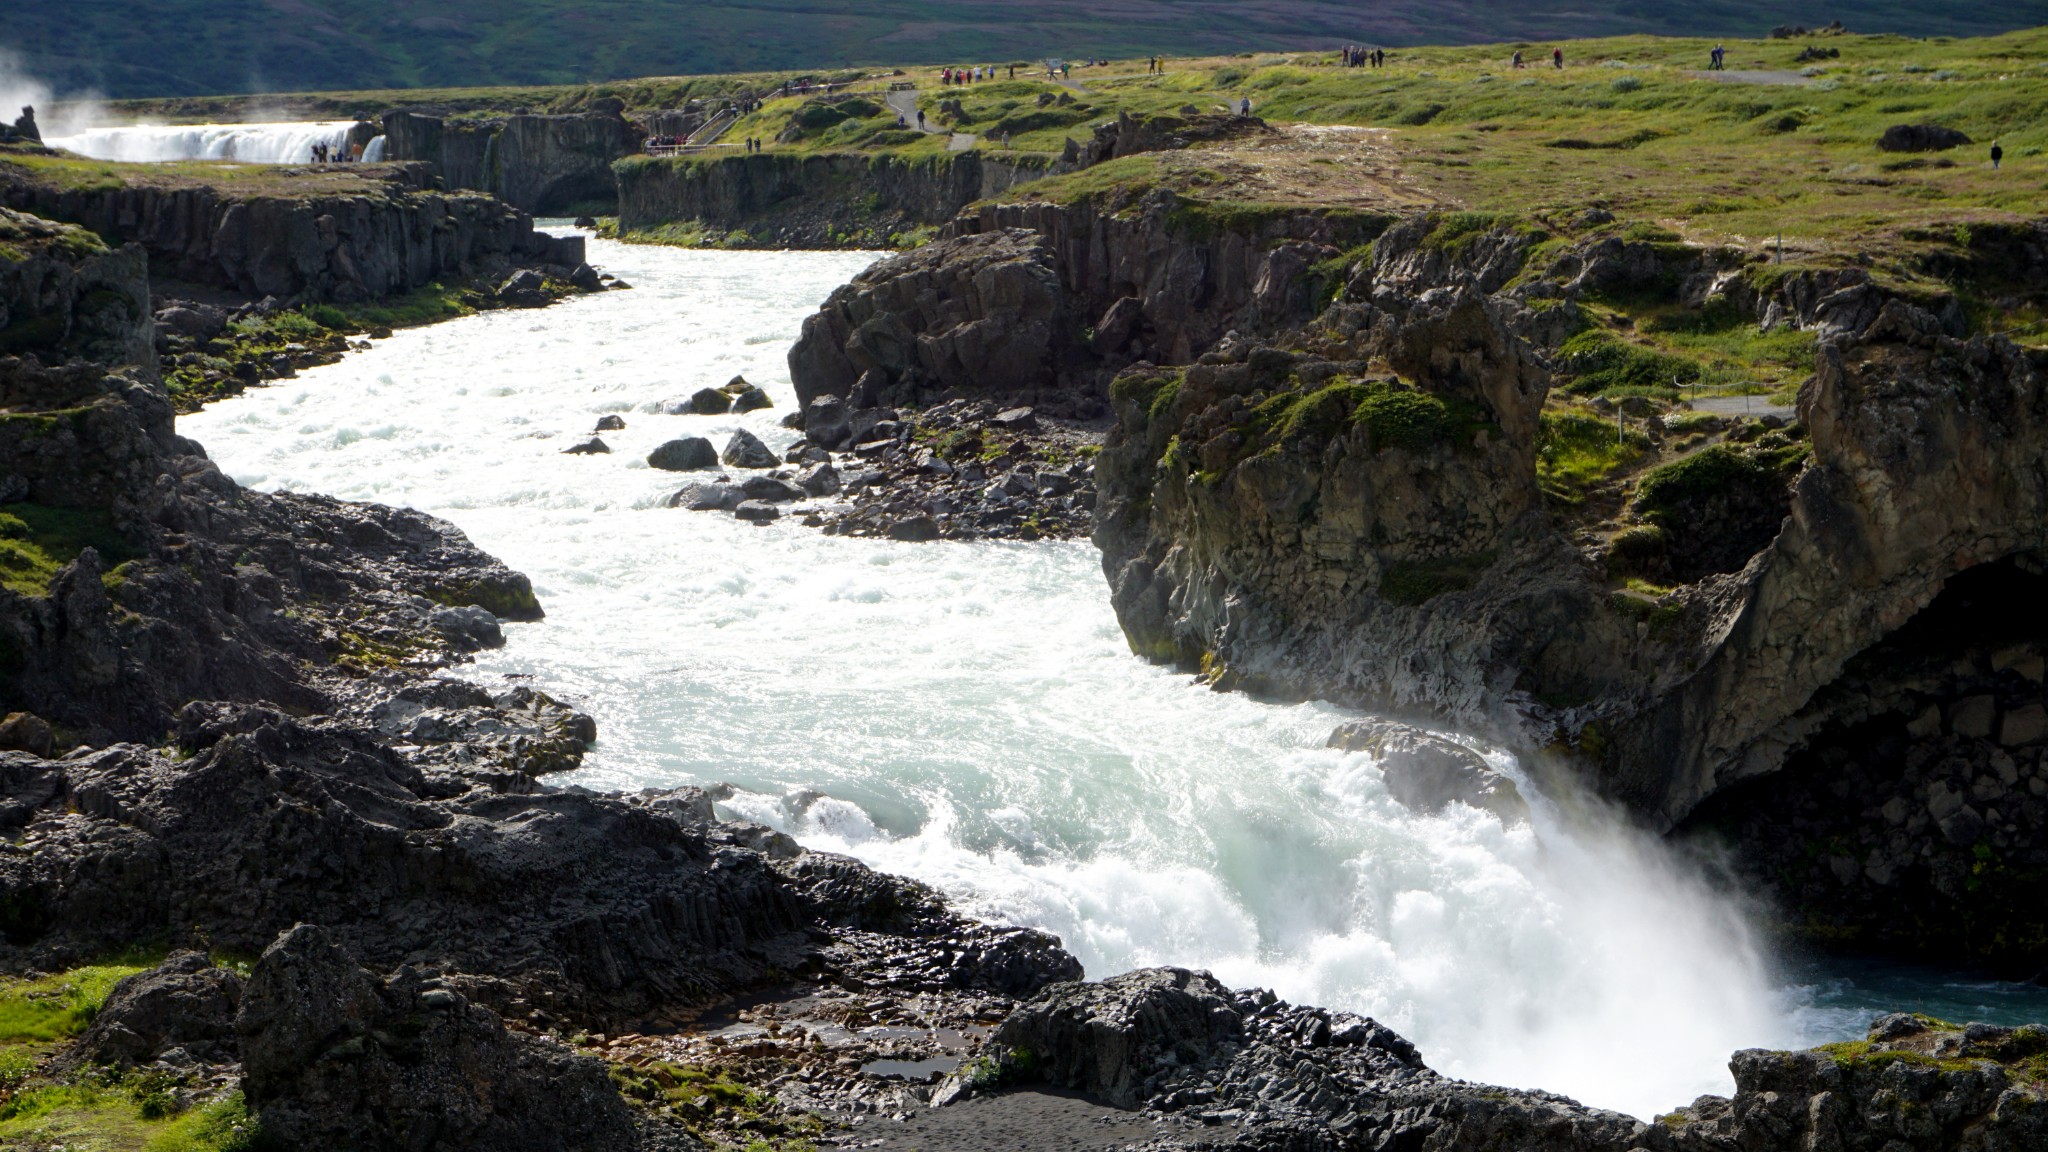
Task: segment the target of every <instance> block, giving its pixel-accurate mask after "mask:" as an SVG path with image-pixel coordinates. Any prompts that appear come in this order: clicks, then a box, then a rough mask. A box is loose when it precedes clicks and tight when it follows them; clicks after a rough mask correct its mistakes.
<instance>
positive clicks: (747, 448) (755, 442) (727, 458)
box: [718, 428, 782, 468]
mask: <svg viewBox="0 0 2048 1152" xmlns="http://www.w3.org/2000/svg"><path fill="white" fill-rule="evenodd" d="M718 458H719V459H720V460H723V461H724V462H725V463H727V464H729V465H731V466H732V467H734V468H773V467H775V466H776V465H777V464H780V463H782V461H781V460H779V459H777V458H776V456H775V453H773V452H770V451H769V450H768V446H767V445H766V444H763V443H761V438H760V437H758V436H756V435H754V434H753V433H752V432H749V431H747V430H746V429H744V428H742V429H740V430H739V431H737V432H735V433H733V434H732V439H730V440H728V441H726V442H725V451H724V452H721V453H719V456H718Z"/></svg>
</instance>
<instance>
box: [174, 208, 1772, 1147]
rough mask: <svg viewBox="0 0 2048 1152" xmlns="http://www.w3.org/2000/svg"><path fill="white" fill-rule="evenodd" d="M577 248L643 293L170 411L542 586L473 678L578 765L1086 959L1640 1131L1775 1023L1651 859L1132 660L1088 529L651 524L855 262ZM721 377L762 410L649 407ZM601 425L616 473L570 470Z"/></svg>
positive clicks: (1750, 967)
mask: <svg viewBox="0 0 2048 1152" xmlns="http://www.w3.org/2000/svg"><path fill="white" fill-rule="evenodd" d="M591 258H592V260H593V262H595V263H598V264H600V265H603V266H605V267H607V268H608V269H610V270H611V271H613V272H616V273H618V274H619V275H621V276H622V277H624V278H625V279H626V280H628V281H629V282H631V283H633V284H634V285H635V286H636V287H635V288H634V289H633V290H632V291H628V292H617V293H607V294H604V295H602V296H596V297H587V298H583V299H579V300H575V301H572V302H570V303H567V304H564V305H561V306H558V307H555V308H551V309H548V310H545V311H542V312H538V313H513V312H499V313H490V314H486V315H483V316H478V317H475V318H472V319H466V320H462V321H458V322H455V323H451V324H444V325H440V326H436V327H433V328H428V329H423V330H414V331H407V332H401V333H399V334H398V335H396V336H394V337H392V338H391V339H389V340H384V341H380V342H379V343H378V347H377V348H376V349H375V350H373V351H371V352H368V353H363V354H358V355H351V356H350V357H348V358H347V359H345V360H344V361H343V362H341V363H340V364H337V365H333V366H329V367H324V368H316V369H311V370H308V371H307V372H305V373H303V374H302V375H301V376H300V377H299V378H298V379H297V380H294V381H293V382H291V383H290V384H288V385H281V386H278V387H273V388H269V389H260V390H256V391H252V392H250V393H248V394H247V395H246V396H244V397H242V398H240V399H237V400H232V401H228V402H224V403H220V404H217V405H215V406H213V407H212V408H211V409H209V410H208V411H207V412H205V413H203V414H200V415H197V416H186V417H181V418H180V421H179V423H180V431H181V432H183V433H184V434H186V435H189V436H192V437H194V438H196V439H198V440H200V441H201V442H202V443H204V444H205V445H206V446H207V448H208V449H209V450H210V451H211V452H212V453H213V454H214V457H215V459H217V460H218V461H220V463H221V465H222V467H223V468H225V469H226V470H227V471H228V472H229V473H230V474H232V475H235V476H237V477H243V478H247V479H249V480H251V481H253V482H256V483H258V484H259V485H261V486H265V487H277V486H280V485H284V486H290V487H293V488H297V489H302V490H311V491H322V492H328V493H332V494H335V495H338V496H343V497H349V498H355V499H375V500H383V501H387V502H394V503H407V504H412V505H415V506H417V507H420V508H423V509H426V510H429V511H433V512H436V513H439V514H441V515H445V516H448V517H449V518H451V519H453V520H455V521H456V522H457V523H458V524H460V525H461V526H462V527H463V528H464V529H465V530H467V531H468V532H469V533H470V534H471V535H472V536H473V537H474V538H475V539H476V541H477V542H478V543H479V544H480V545H482V546H483V547H485V548H486V549H489V550H490V551H492V552H494V553H496V554H497V555H499V556H501V557H502V558H503V559H504V560H505V561H506V562H507V563H509V564H511V565H512V566H514V567H515V568H518V569H520V570H522V571H524V572H527V573H528V574H530V575H531V576H532V577H533V579H534V582H535V585H536V589H537V591H538V593H539V595H540V598H541V601H542V603H543V604H544V605H545V606H546V608H547V611H548V619H547V621H546V622H545V623H541V624H533V625H509V626H508V628H507V633H508V637H509V643H508V646H507V647H506V648H505V649H504V650H503V651H502V652H496V653H491V654H488V655H486V656H485V657H484V658H483V659H482V660H481V661H479V663H478V664H477V665H476V667H475V668H474V669H473V671H472V674H473V675H475V676H477V677H478V678H480V679H483V680H485V681H486V682H496V683H502V681H501V680H499V679H498V678H499V677H500V676H501V675H503V674H505V673H525V674H530V675H532V676H533V677H534V679H533V680H531V681H521V682H522V683H533V684H537V685H540V686H542V687H545V688H546V689H547V690H548V691H550V692H553V693H556V694H558V695H561V696H564V697H566V698H569V699H571V700H573V701H574V702H576V703H577V704H578V705H579V706H581V707H583V708H585V709H587V710H589V711H591V712H592V713H593V714H594V715H595V716H596V717H597V720H598V724H599V730H600V733H601V740H600V742H599V744H598V746H597V747H596V748H595V749H594V750H593V751H592V753H591V755H590V757H589V759H588V760H587V761H586V766H585V768H584V769H583V770H581V771H579V772H577V773H575V774H574V775H573V776H572V777H570V779H571V780H572V781H573V782H575V783H580V784H584V785H588V786H591V787H599V788H607V787H618V788H640V787H646V786H656V785H674V784H683V783H704V782H714V781H730V782H732V783H733V784H735V785H736V786H737V787H738V788H739V789H740V791H739V792H738V793H736V794H735V795H734V797H733V798H732V799H731V800H729V801H727V802H725V803H724V804H723V805H722V806H721V807H722V809H723V810H724V811H725V812H726V813H727V814H728V815H730V816H740V817H745V818H748V819H754V820H760V821H763V822H766V823H770V824H772V825H774V826H776V827H779V828H783V829H785V830H787V831H789V832H791V833H792V834H794V835H797V836H798V837H800V838H801V839H803V840H804V841H805V842H807V843H810V844H812V845H814V846H817V847H820V848H829V849H833V850H837V851H844V852H848V853H851V854H853V855H855V856H858V857H860V858H861V859H864V860H866V861H868V862H870V863H872V864H874V865H876V866H878V867H881V868H885V869H889V870H892V871H896V872H900V873H904V874H908V875H911V876H916V877H918V878H920V879H923V880H925V881H928V882H930V883H932V884H935V885H937V886H938V887H940V888H941V889H943V890H944V891H946V892H948V893H949V894H951V895H952V896H953V898H954V899H955V900H956V901H957V902H958V903H959V905H960V906H961V907H963V908H964V909H966V910H969V911H971V912H973V913H976V914H978V915H983V916H988V917H993V918H999V919H1003V920H1007V921H1012V922H1018V923H1025V924H1032V925H1036V926H1039V927H1043V928H1046V929H1049V930H1051V931H1054V932H1057V933H1059V934H1060V935H1061V936H1062V937H1063V938H1064V939H1065V941H1066V942H1067V944H1068V946H1069V947H1070V948H1072V949H1073V950H1074V951H1075V952H1076V953H1077V954H1078V955H1079V956H1081V958H1082V959H1083V961H1084V962H1085V963H1086V964H1087V966H1088V969H1089V971H1090V973H1091V974H1093V975H1097V976H1103V975H1108V974H1111V973H1114V972H1116V971H1120V970H1123V969H1127V968H1129V967H1132V966H1136V965H1143V964H1157V963H1176V964H1184V965H1190V966H1195V967H1207V968H1211V969H1213V970H1215V971H1216V972H1217V973H1218V975H1219V976H1221V977H1223V978H1224V979H1226V980H1229V981H1232V982H1234V983H1257V984H1263V985H1267V986H1271V987H1273V988H1275V989H1276V990H1277V991H1279V992H1280V993H1281V994H1282V995H1285V996H1288V997H1290V998H1293V999H1297V1000H1301V1001H1307V1002H1313V1003H1321V1004H1327V1005H1331V1006H1336V1007H1342V1008H1348V1009H1352V1010H1356V1011H1360V1012H1366V1013H1370V1014H1372V1015H1374V1016H1377V1017H1379V1018H1381V1019H1383V1020H1385V1021H1387V1022H1388V1023H1389V1024H1391V1025H1393V1026H1394V1027H1396V1028H1399V1029H1400V1030H1402V1031H1403V1032H1405V1033H1406V1034H1408V1035H1409V1036H1410V1037H1411V1038H1413V1039H1414V1040H1415V1041H1416V1042H1417V1044H1419V1045H1420V1046H1421V1048H1422V1050H1423V1052H1424V1054H1425V1055H1426V1057H1427V1058H1428V1059H1429V1060H1430V1061H1431V1063H1432V1064H1433V1065H1434V1066H1435V1067H1437V1068H1439V1069H1441V1070H1444V1071H1447V1072H1451V1073H1454V1074H1457V1075H1461V1076H1468V1077H1472V1078H1475V1079H1482V1080H1490V1081H1496V1082H1502V1083H1508V1084H1515V1085H1522V1086H1529V1087H1543V1088H1549V1089H1552V1090H1557V1091H1562V1092H1566V1093H1570V1094H1572V1095H1575V1096H1578V1097H1579V1098H1581V1099H1583V1100H1586V1101H1588V1102H1590V1103H1595V1104H1601V1105H1608V1106H1613V1107H1618V1108H1622V1109H1625V1110H1629V1111H1632V1112H1635V1113H1637V1114H1639V1115H1648V1114H1650V1113H1652V1112H1654V1111H1658V1110H1664V1109H1669V1108H1671V1107H1673V1106H1676V1105H1678V1104H1681V1103H1683V1102H1686V1101H1689V1100H1690V1099H1692V1097H1693V1096H1695V1095H1697V1094H1698V1093H1700V1092H1703V1091H1716V1090H1721V1091H1725V1090H1726V1089H1727V1088H1728V1087H1729V1081H1728V1073H1727V1069H1726V1061H1727V1058H1728V1055H1729V1053H1730V1052H1731V1051H1732V1050H1733V1049H1735V1048H1739V1047H1744V1046H1752V1045H1759V1044H1775V1043H1786V1042H1789V1041H1791V1040H1793V1039H1795V1038H1796V1031H1795V1029H1794V1023H1793V1021H1792V1019H1791V1017H1790V1016H1789V1014H1788V1013H1786V1012H1784V1011H1781V1010H1780V1009H1779V1007H1778V1005H1777V1002H1776V1000H1775V998H1774V995H1773V992H1772V988H1771V983H1770V980H1769V978H1768V975H1767V973H1766V971H1765V966H1764V964H1763V963H1762V962H1761V960H1760V959H1759V957H1758V955H1757V952H1756V949H1755V948H1754V946H1753V945H1752V944H1751V942H1750V941H1749V939H1748V936H1747V934H1746V933H1745V931H1744V930H1743V928H1742V925H1741V923H1740V921H1739V918H1737V917H1736V916H1735V915H1734V914H1733V913H1732V911H1731V910H1729V909H1728V908H1726V907H1725V906H1723V905H1722V904H1720V903H1719V902H1718V901H1716V900H1715V899H1713V898H1712V897H1710V896H1708V895H1707V894H1706V893H1704V892H1702V891H1700V890H1699V889H1698V887H1697V886H1696V885H1695V884H1693V883H1692V882H1691V881H1689V880H1688V879H1687V878H1686V877H1685V876H1684V875H1682V874H1681V873H1680V872H1679V871H1678V870H1676V869H1675V868H1673V867H1671V866H1670V865H1669V864H1667V863H1666V862H1665V861H1664V860H1663V857H1662V855H1661V853H1660V852H1659V850H1658V848H1657V846H1656V845H1655V844H1653V843H1650V842H1647V841H1641V840H1638V839H1636V838H1633V837H1630V836H1627V835H1624V834H1620V833H1617V832H1613V831H1611V830H1607V831H1589V830H1586V829H1572V830H1567V829H1566V827H1565V826H1564V824H1563V822H1562V820H1561V818H1559V817H1558V816H1557V815H1556V814H1555V813H1553V812H1550V811H1549V810H1547V809H1545V810H1543V811H1542V812H1541V813H1540V817H1541V819H1540V820H1539V824H1538V826H1537V827H1536V828H1533V829H1532V828H1527V827H1524V828H1519V829H1513V830H1510V829H1506V828H1503V827H1502V826H1501V825H1500V824H1499V823H1498V822H1496V821H1494V820H1492V819H1490V818H1487V817H1485V816H1482V815H1480V814H1478V813H1476V812H1472V811H1470V810H1466V809H1456V810H1454V811H1453V812H1452V813H1451V814H1449V815H1446V816H1444V817H1441V818H1435V819H1423V818H1419V817H1416V816H1414V815H1413V814H1411V813H1409V812H1407V811H1406V810H1405V809H1403V808H1401V807H1400V806H1399V805H1397V804H1395V803H1394V802H1393V801H1392V800H1391V799H1390V798H1389V797H1388V796H1387V794H1386V791H1385V789H1384V788H1383V787H1382V785H1381V783H1380V777H1379V772H1378V770H1377V768H1376V766H1375V765H1374V764H1373V763H1372V761H1371V759H1370V758H1369V757H1366V756H1363V755H1345V754H1342V753H1338V752H1335V751H1330V750H1327V749H1324V748H1323V747H1321V745H1322V743H1323V740H1324V739H1325V737H1326V736H1327V735H1328V732H1329V730H1330V728H1331V727H1332V726H1333V725H1334V724H1335V723H1336V722H1337V721H1338V720H1339V719H1341V718H1342V716H1341V714H1340V713H1338V712H1337V711H1336V710H1334V709H1331V708H1328V707H1325V706H1321V705H1314V704H1308V705H1294V706H1276V705H1270V704H1262V703H1259V702H1256V701H1254V700H1251V699H1249V698H1247V697H1244V696H1241V695H1222V694H1217V693H1214V692H1211V691H1209V690H1208V689H1206V688H1204V687H1202V686H1200V685H1198V684H1195V683H1192V682H1191V681H1190V680H1188V679H1187V678H1186V677H1182V676H1177V675H1174V674H1172V673H1170V672H1168V671H1165V670H1162V669H1159V668H1155V667H1152V666H1150V665H1147V664H1145V663H1143V662H1142V661H1139V660H1137V659H1135V658H1134V657H1132V656H1131V654H1130V652H1129V651H1128V649H1127V647H1126V646H1125V643H1124V641H1123V638H1122V635H1121V632H1120V630H1119V629H1118V627H1117V624H1116V621H1115V618H1114V617H1113V615H1112V614H1111V612H1110V610H1109V607H1108V597H1107V594H1106V591H1105V588H1104V585H1103V579H1102V575H1101V570H1100V558H1099V556H1098V555H1097V554H1096V553H1095V551H1094V550H1093V549H1092V548H1091V547H1090V546H1088V545H1086V544H1079V543H1065V544H1050V543H1041V544H1030V545H1024V544H897V543H890V542H885V541H873V540H852V539H843V538H838V537H826V536H823V535H820V534H818V533H816V532H815V531H812V530H809V529H805V528H802V527H801V526H799V525H796V524H794V523H791V522H789V521H788V520H785V521H783V522H781V523H778V524H775V525H771V526H768V527H754V526H750V525H746V524H741V523H739V522H738V521H736V520H734V519H733V518H731V517H730V516H721V515H716V514H711V513H691V512H684V511H679V510H671V509H668V508H665V507H662V506H661V504H662V499H663V497H665V496H666V495H667V494H668V493H669V492H671V491H673V490H675V489H676V488H678V487H680V486H681V484H682V483H683V482H684V481H685V480H686V479H687V477H682V476H678V475H675V474H671V473H662V472H657V471H654V470H651V469H648V468H645V467H641V466H637V462H638V461H639V460H640V459H641V458H642V457H644V456H645V454H646V453H647V452H648V451H649V450H650V449H652V448H653V447H654V446H656V445H657V444H659V443H661V442H662V441H664V440H667V439H670V438H672V437H675V436H681V435H708V436H711V437H712V438H713V440H714V442H719V441H722V439H723V438H724V436H726V435H727V434H729V432H730V431H731V430H732V429H735V428H741V427H744V428H747V429H750V430H751V431H753V432H754V433H755V434H757V435H759V436H760V437H761V438H762V439H764V440H766V441H767V442H768V443H769V444H770V445H771V446H775V447H780V446H782V445H786V444H787V443H789V442H790V440H791V439H793V437H794V433H791V432H789V431H787V430H785V429H783V428H781V427H780V425H779V418H780V417H781V415H782V414H783V413H785V412H787V411H788V410H789V408H790V405H791V404H792V403H793V394H792V391H791V388H790V385H789V380H788V372H787V367H786V364H785V359H784V357H785V353H786V350H787V348H788V346H789V343H790V342H791V341H792V340H793V339H794V338H795V336H796V334H797V330H798V327H799V325H800V323H801V321H802V320H803V318H804V316H805V315H806V314H807V313H808V312H809V311H810V310H811V308H813V307H814V306H815V304H816V302H817V301H819V300H821V299H822V298H823V297H824V296H825V295H826V294H827V293H828V292H829V291H830V290H831V289H832V288H833V287H835V286H837V285H838V284H840V283H842V282H844V281H845V280H847V279H848V278H850V277H851V276H852V275H853V274H854V273H856V272H858V271H859V270H860V268H861V267H862V266H863V265H864V264H865V263H866V262H867V259H868V258H867V257H865V256H860V255H850V254H820V253H751V254H750V253H725V252H680V251H674V250H667V249H659V248H644V247H626V246H620V245H616V244H610V243H606V242H602V241H593V242H592V244H591ZM735 373H741V374H744V375H746V376H747V378H748V379H749V380H752V381H753V382H755V383H757V384H760V385H762V386H763V387H765V388H766V389H767V390H768V392H769V394H770V395H771V396H772V397H773V398H774V400H775V403H776V407H775V408H773V409H769V410H766V411H762V412H756V413H749V414H746V415H743V416H732V415H727V416H719V417H704V416H665V415H656V414H652V413H651V412H650V408H651V406H653V405H656V404H657V403H658V402H659V401H662V400H664V399H668V398H672V397H677V396H686V395H688V394H689V393H690V392H691V391H694V390H695V389H697V388H700V387H704V386H706V385H711V386H716V385H718V384H722V383H724V382H725V381H726V380H727V379H728V378H729V377H731V376H732V375H734V374H735ZM617 411H626V412H628V415H627V418H626V421H627V427H626V428H625V429H624V430H622V431H616V432H606V433H604V434H603V436H604V439H605V441H606V442H607V443H608V444H609V445H610V446H611V448H612V450H613V454H612V455H609V456H564V455H561V454H560V453H561V450H562V449H563V448H566V447H568V446H569V445H570V444H572V443H576V442H577V441H579V440H581V439H584V438H587V437H588V436H589V435H590V430H591V427H592V425H593V423H594V422H595V420H596V418H597V417H598V416H599V415H602V414H605V413H609V412H617ZM372 414H374V419H371V418H370V416H371V415H372ZM373 427H374V428H375V429H376V433H375V434H374V435H372V434H363V435H361V436H360V438H355V437H351V436H344V435H343V434H342V433H343V432H344V430H349V429H355V430H366V429H370V428H373ZM535 437H538V438H535ZM1503 763H1506V761H1504V760H1503Z"/></svg>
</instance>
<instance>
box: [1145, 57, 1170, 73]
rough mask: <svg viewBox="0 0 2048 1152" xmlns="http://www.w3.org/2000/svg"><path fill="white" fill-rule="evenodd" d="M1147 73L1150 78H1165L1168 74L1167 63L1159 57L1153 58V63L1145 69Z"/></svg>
mask: <svg viewBox="0 0 2048 1152" xmlns="http://www.w3.org/2000/svg"><path fill="white" fill-rule="evenodd" d="M1145 73H1146V75H1148V76H1164V75H1165V74H1166V61H1164V60H1161V59H1160V58H1159V57H1157V56H1154V57H1152V60H1151V63H1150V64H1148V65H1146V67H1145Z"/></svg>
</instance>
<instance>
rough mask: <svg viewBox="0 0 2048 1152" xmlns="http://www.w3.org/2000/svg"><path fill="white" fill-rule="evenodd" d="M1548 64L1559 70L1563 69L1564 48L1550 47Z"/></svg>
mask: <svg viewBox="0 0 2048 1152" xmlns="http://www.w3.org/2000/svg"><path fill="white" fill-rule="evenodd" d="M1550 66H1551V67H1552V68H1555V69H1557V70H1558V71H1560V72H1562V71H1564V49H1562V48H1552V49H1551V50H1550Z"/></svg>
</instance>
